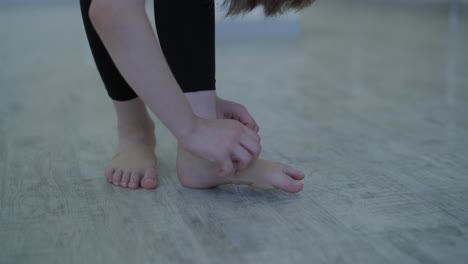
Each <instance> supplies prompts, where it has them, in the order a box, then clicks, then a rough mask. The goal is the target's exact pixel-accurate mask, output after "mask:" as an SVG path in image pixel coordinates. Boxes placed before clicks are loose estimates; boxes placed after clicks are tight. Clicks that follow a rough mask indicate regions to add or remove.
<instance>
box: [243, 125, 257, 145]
mask: <svg viewBox="0 0 468 264" xmlns="http://www.w3.org/2000/svg"><path fill="white" fill-rule="evenodd" d="M243 127H244V133H245V134H246V135H247V136H249V137H251V138H252V139H254V140H255V141H258V142H260V136H259V135H258V134H257V133H255V131H253V130H252V129H250V128H248V127H246V126H243Z"/></svg>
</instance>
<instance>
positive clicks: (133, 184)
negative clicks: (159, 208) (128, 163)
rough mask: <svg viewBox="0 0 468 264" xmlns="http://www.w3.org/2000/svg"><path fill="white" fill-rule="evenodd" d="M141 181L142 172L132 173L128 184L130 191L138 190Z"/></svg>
mask: <svg viewBox="0 0 468 264" xmlns="http://www.w3.org/2000/svg"><path fill="white" fill-rule="evenodd" d="M140 179H141V173H140V172H137V171H135V172H132V175H131V176H130V182H129V183H128V188H130V189H136V188H138V184H139V182H140Z"/></svg>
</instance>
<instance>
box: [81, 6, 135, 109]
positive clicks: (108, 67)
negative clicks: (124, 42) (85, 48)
mask: <svg viewBox="0 0 468 264" xmlns="http://www.w3.org/2000/svg"><path fill="white" fill-rule="evenodd" d="M91 1H92V0H80V7H81V16H82V17H83V23H84V27H85V31H86V36H87V37H88V42H89V45H90V47H91V53H92V54H93V57H94V61H95V63H96V66H97V69H98V71H99V74H100V75H101V79H102V81H103V82H104V86H105V88H106V90H107V93H108V94H109V97H110V98H112V99H114V100H116V101H128V100H131V99H134V98H136V97H137V94H136V93H135V91H133V89H132V88H131V87H130V85H129V84H128V83H127V82H126V81H125V79H124V78H123V77H122V75H121V74H120V72H119V70H118V69H117V67H116V66H115V64H114V62H113V61H112V59H111V57H110V55H109V53H108V52H107V50H106V48H105V47H104V44H103V43H102V41H101V39H100V38H99V36H98V34H97V32H96V30H95V29H94V27H93V25H92V24H91V20H90V19H89V7H90V6H91Z"/></svg>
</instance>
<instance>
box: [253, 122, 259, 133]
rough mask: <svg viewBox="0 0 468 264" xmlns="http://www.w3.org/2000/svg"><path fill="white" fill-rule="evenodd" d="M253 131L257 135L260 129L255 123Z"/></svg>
mask: <svg viewBox="0 0 468 264" xmlns="http://www.w3.org/2000/svg"><path fill="white" fill-rule="evenodd" d="M253 131H255V133H257V134H258V131H260V127H258V125H257V123H255V126H254V128H253Z"/></svg>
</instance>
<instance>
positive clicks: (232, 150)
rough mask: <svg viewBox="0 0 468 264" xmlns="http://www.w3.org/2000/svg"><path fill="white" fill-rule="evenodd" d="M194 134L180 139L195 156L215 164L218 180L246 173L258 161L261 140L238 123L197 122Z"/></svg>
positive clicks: (224, 120) (227, 121)
mask: <svg viewBox="0 0 468 264" xmlns="http://www.w3.org/2000/svg"><path fill="white" fill-rule="evenodd" d="M191 131H192V133H191V134H190V135H188V136H186V137H185V138H183V139H179V140H180V143H181V144H182V146H183V147H184V148H185V149H187V150H188V151H190V152H192V153H193V154H195V155H197V156H199V157H201V158H203V159H206V160H208V161H210V162H213V163H216V164H217V165H218V166H219V172H218V175H219V176H223V177H228V176H231V175H232V174H233V173H234V172H235V168H236V169H244V168H246V167H247V166H248V165H249V164H250V163H251V162H253V161H255V160H256V159H257V158H258V155H259V154H260V151H261V146H260V137H259V136H258V135H257V133H255V132H254V131H253V130H251V129H250V128H248V127H246V126H244V125H243V124H241V123H239V122H238V121H235V120H229V119H223V120H221V119H217V120H209V119H203V118H198V119H197V120H196V121H195V125H194V127H193V129H192V130H191Z"/></svg>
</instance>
